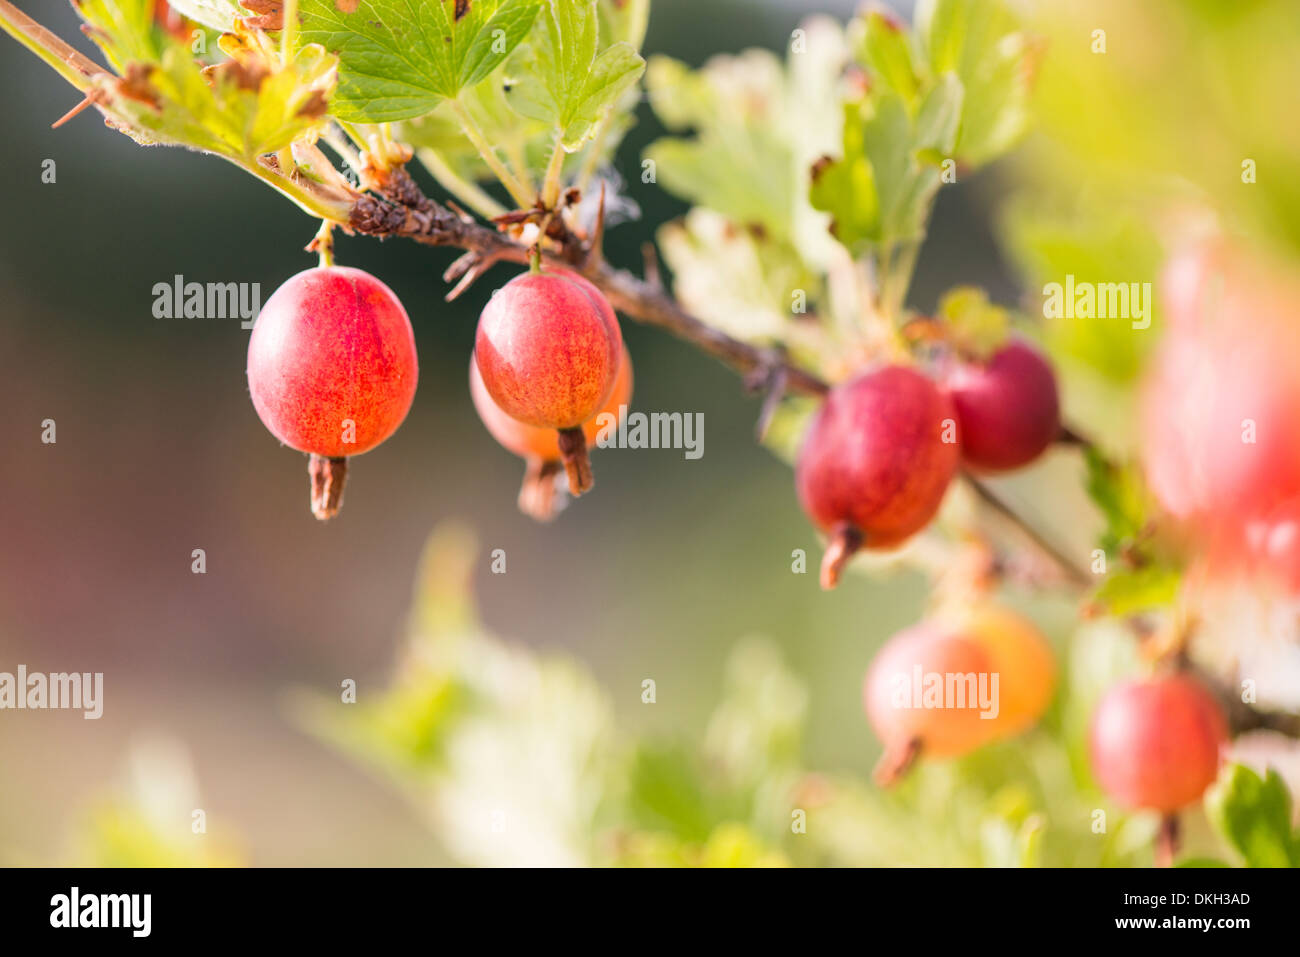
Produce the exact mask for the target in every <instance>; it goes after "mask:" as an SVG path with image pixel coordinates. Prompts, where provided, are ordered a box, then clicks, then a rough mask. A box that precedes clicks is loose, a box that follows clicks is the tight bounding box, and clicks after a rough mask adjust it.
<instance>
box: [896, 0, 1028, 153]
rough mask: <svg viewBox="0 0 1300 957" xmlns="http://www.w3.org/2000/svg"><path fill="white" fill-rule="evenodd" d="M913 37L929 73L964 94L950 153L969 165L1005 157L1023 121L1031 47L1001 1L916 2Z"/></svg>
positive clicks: (1025, 115)
mask: <svg viewBox="0 0 1300 957" xmlns="http://www.w3.org/2000/svg"><path fill="white" fill-rule="evenodd" d="M915 24H916V33H917V37H918V39H919V41H920V45H921V47H922V49H923V50H924V51H925V54H926V56H927V58H928V65H929V69H930V73H931V75H933V76H935V77H940V76H942V75H944V74H945V73H952V74H953V75H955V76H957V77H958V78H959V79H960V80H961V83H962V87H963V88H964V89H965V91H966V99H965V104H964V108H963V116H962V129H961V136H960V137H959V139H958V142H957V147H956V152H957V155H958V156H959V157H960V158H961V160H962V161H963V162H965V163H967V164H969V165H970V166H979V165H982V164H984V163H987V162H989V161H990V160H992V159H995V158H996V157H997V156H999V155H1001V154H1002V153H1005V152H1006V151H1007V150H1008V149H1010V148H1011V146H1012V145H1014V144H1015V142H1016V140H1018V139H1019V138H1020V136H1021V135H1022V134H1023V133H1024V131H1025V129H1026V127H1027V125H1028V119H1029V112H1028V101H1029V79H1030V76H1031V74H1032V70H1031V69H1030V62H1029V58H1030V54H1031V47H1030V44H1029V42H1028V40H1027V38H1026V37H1025V36H1024V34H1022V33H1021V32H1019V24H1018V22H1017V20H1016V18H1015V17H1014V16H1013V15H1012V13H1011V12H1010V11H1009V9H1008V8H1007V7H1006V5H1005V4H1003V3H1002V2H1001V0H921V2H919V3H918V4H917V8H916V16H915Z"/></svg>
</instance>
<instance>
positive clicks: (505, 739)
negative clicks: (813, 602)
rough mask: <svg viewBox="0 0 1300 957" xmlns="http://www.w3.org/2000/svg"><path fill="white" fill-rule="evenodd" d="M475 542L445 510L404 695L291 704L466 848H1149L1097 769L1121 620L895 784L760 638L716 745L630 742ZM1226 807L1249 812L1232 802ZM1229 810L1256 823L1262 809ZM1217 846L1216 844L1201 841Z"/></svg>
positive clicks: (420, 602) (761, 851)
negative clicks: (1026, 713) (480, 571)
mask: <svg viewBox="0 0 1300 957" xmlns="http://www.w3.org/2000/svg"><path fill="white" fill-rule="evenodd" d="M476 553H477V546H476V543H475V542H474V539H473V537H472V535H470V534H469V533H468V532H467V531H466V530H465V529H463V528H460V527H458V526H453V525H444V526H443V527H441V528H440V529H439V530H438V532H437V533H436V534H435V535H434V537H433V539H432V540H431V541H430V543H429V547H428V551H427V553H426V555H425V559H424V561H423V566H422V567H423V571H422V573H421V579H420V580H421V583H422V584H421V586H420V588H419V590H418V592H417V595H416V600H415V610H414V612H413V616H412V618H413V620H412V629H411V634H410V637H409V639H408V643H407V645H406V649H405V651H404V653H403V656H402V660H401V663H400V664H399V666H398V669H397V673H396V675H395V676H394V679H393V681H392V683H391V685H390V686H389V688H387V689H385V690H383V691H381V692H372V691H369V690H367V691H365V692H364V693H362V694H361V695H360V696H359V701H358V703H356V704H344V703H341V702H340V701H339V700H335V699H327V698H324V697H322V696H320V695H316V694H306V693H299V694H296V695H295V696H294V698H293V705H294V713H295V714H296V715H297V717H298V719H299V721H300V723H301V725H302V727H303V728H304V729H306V730H308V731H309V732H310V733H312V734H316V735H319V736H321V737H323V738H324V739H326V740H327V741H330V742H332V743H333V744H334V745H335V746H337V747H339V748H342V749H343V750H344V751H345V752H347V753H349V754H351V755H352V756H354V757H355V758H356V759H357V760H359V761H361V762H363V763H365V764H366V765H368V766H370V767H373V768H375V769H376V770H377V771H378V772H379V773H381V774H382V775H383V776H385V777H386V778H387V779H388V780H390V781H391V782H392V783H393V784H394V786H395V787H397V789H398V790H399V791H400V792H401V793H402V794H404V795H405V796H406V798H407V799H408V800H409V801H410V802H411V804H412V806H413V807H414V808H415V810H416V811H417V813H418V814H420V816H421V817H422V819H424V820H426V821H428V822H429V825H430V827H431V828H432V829H433V831H434V833H435V834H436V835H437V837H438V838H439V840H440V841H441V842H442V843H443V844H444V845H445V846H446V849H447V850H448V852H449V853H450V854H451V856H452V857H453V859H455V860H458V861H460V862H462V863H466V864H478V865H496V866H514V865H541V864H547V865H554V864H561V865H581V864H597V865H610V864H612V865H624V866H771V865H784V864H794V865H800V866H807V865H899V864H915V865H961V864H965V865H972V866H1039V865H1045V866H1066V865H1071V866H1077V865H1093V866H1096V865H1102V866H1115V865H1134V864H1143V863H1148V862H1149V860H1150V853H1151V852H1150V843H1151V838H1152V836H1153V835H1154V833H1155V829H1156V824H1157V821H1156V819H1155V818H1154V816H1152V815H1145V814H1142V815H1125V814H1122V813H1121V812H1119V811H1116V810H1113V809H1108V808H1107V805H1106V803H1105V802H1104V800H1103V799H1101V798H1100V797H1099V795H1098V794H1097V793H1096V791H1095V788H1094V786H1093V785H1092V784H1091V782H1090V780H1089V777H1088V771H1087V759H1086V752H1085V741H1084V738H1085V729H1086V724H1087V716H1088V714H1089V713H1090V711H1091V708H1092V705H1093V704H1094V702H1095V701H1096V700H1097V698H1098V697H1099V696H1100V694H1101V693H1102V691H1103V690H1104V689H1105V688H1106V687H1107V686H1109V685H1110V684H1111V683H1113V681H1114V680H1115V678H1116V677H1117V676H1118V675H1120V674H1122V673H1125V672H1127V671H1130V670H1131V669H1132V668H1133V666H1134V661H1135V659H1134V654H1135V652H1134V650H1133V643H1132V640H1131V638H1130V637H1129V635H1128V634H1127V633H1126V632H1125V631H1124V629H1123V628H1122V627H1120V626H1118V625H1115V624H1111V623H1106V622H1102V623H1098V624H1095V625H1092V626H1089V627H1088V628H1087V629H1085V631H1084V633H1083V634H1081V635H1080V636H1079V637H1078V639H1077V640H1076V641H1074V642H1072V643H1071V646H1070V656H1069V659H1068V660H1067V661H1066V662H1065V667H1064V671H1065V678H1064V680H1063V682H1062V688H1061V692H1060V694H1059V696H1058V700H1057V701H1056V703H1055V705H1054V706H1053V708H1052V711H1051V712H1050V714H1049V716H1048V718H1047V719H1046V720H1045V721H1044V722H1043V725H1042V726H1041V727H1040V728H1038V729H1037V730H1035V731H1032V732H1030V733H1029V734H1027V735H1025V736H1023V737H1021V738H1019V739H1016V740H1014V741H1010V742H1005V743H1003V744H999V745H996V746H993V747H988V748H985V749H983V750H981V751H979V752H976V753H975V754H973V755H971V756H969V757H967V758H964V759H961V760H958V761H952V762H938V763H923V764H922V765H921V766H920V767H918V768H917V769H916V770H915V771H914V773H913V774H912V775H911V776H910V777H909V778H908V779H907V780H905V781H904V782H903V783H902V784H901V785H900V786H899V787H897V788H895V789H893V790H891V791H881V790H880V789H878V788H876V787H874V786H872V785H870V784H868V783H867V782H865V781H863V780H860V779H858V778H856V777H854V776H852V775H846V774H842V773H838V772H821V771H816V770H814V769H811V768H808V767H807V766H806V764H805V762H804V759H803V756H802V740H803V729H804V724H805V721H806V719H807V713H808V708H809V704H810V702H809V693H808V690H807V688H806V687H805V685H804V684H803V683H802V682H801V681H800V680H799V679H798V678H796V677H795V675H794V674H793V673H792V672H791V671H790V670H789V668H788V666H787V665H786V664H785V663H784V662H783V661H782V659H781V657H780V655H779V654H778V653H777V652H776V650H775V649H774V647H773V646H772V645H771V644H770V643H768V642H767V641H764V640H760V639H749V640H746V641H743V642H741V643H740V644H739V645H738V646H737V647H736V649H735V651H734V653H733V655H732V658H731V661H730V663H729V665H728V667H727V669H726V675H725V678H724V682H723V686H722V694H721V698H720V700H719V702H718V704H717V706H716V708H715V709H714V712H713V714H712V717H711V718H710V719H709V721H708V723H707V727H706V730H705V733H704V734H703V736H702V737H701V738H700V740H698V741H696V742H690V741H686V740H681V739H670V740H658V739H655V738H648V739H647V738H634V737H631V736H629V735H628V734H627V733H626V732H625V731H623V730H620V728H618V727H617V726H616V725H614V724H613V722H612V717H611V716H612V714H613V707H612V704H611V702H610V701H609V699H608V696H607V694H606V693H605V692H604V691H602V690H601V689H600V688H598V687H597V686H596V684H595V682H594V680H593V678H592V677H591V675H590V674H589V673H588V672H587V671H586V669H585V668H583V667H581V666H580V665H578V664H577V663H575V662H573V661H569V660H567V659H564V658H560V657H555V656H543V655H537V654H533V653H531V652H528V651H525V650H524V649H522V648H519V647H514V646H511V645H507V644H504V643H502V642H501V641H500V640H498V639H497V638H495V637H494V636H492V635H490V634H488V633H487V631H486V629H485V628H484V627H483V625H482V624H481V623H480V622H479V621H478V618H477V614H476V613H475V611H474V608H473V602H472V600H471V598H470V595H469V579H470V574H471V569H472V567H473V565H474V563H475V561H476V560H477V559H476ZM649 694H650V692H649V691H647V690H646V689H645V688H643V689H642V701H643V702H646V705H645V706H653V705H652V704H651V703H650V699H649V698H648V695H649ZM849 733H852V734H861V733H863V730H862V729H861V728H860V727H854V728H853V729H851V731H850V732H849ZM1242 773H1243V772H1242V770H1240V769H1239V768H1235V767H1234V768H1233V769H1230V770H1229V771H1227V772H1225V775H1226V779H1227V780H1233V779H1234V777H1233V776H1234V775H1237V776H1239V775H1241V774H1242ZM1271 780H1272V779H1270V781H1271ZM1271 786H1276V785H1271ZM1236 790H1237V791H1240V790H1241V787H1240V786H1237V787H1236ZM1283 794H1285V789H1283ZM1251 800H1254V799H1251ZM1273 800H1276V796H1274V798H1273ZM1228 802H1229V804H1230V806H1232V807H1233V808H1239V807H1240V806H1241V805H1242V799H1240V798H1236V797H1233V798H1229V799H1228ZM1103 809H1105V810H1104V811H1103ZM1234 813H1235V815H1236V817H1237V818H1240V817H1241V816H1242V814H1243V813H1244V814H1245V815H1246V816H1247V818H1248V819H1249V818H1250V817H1251V816H1252V815H1253V813H1254V812H1253V811H1252V810H1250V809H1249V808H1247V809H1246V810H1245V811H1241V810H1237V811H1235V812H1234ZM1099 815H1100V817H1099ZM1229 817H1230V818H1231V817H1232V815H1229ZM1215 820H1216V822H1218V821H1220V820H1226V819H1225V818H1224V817H1223V815H1219V817H1217V818H1216V819H1215ZM1099 822H1100V823H1099ZM1221 826H1222V825H1221ZM1225 830H1226V828H1225ZM1214 847H1215V845H1214V844H1213V843H1212V842H1209V841H1206V840H1201V841H1199V842H1197V841H1195V840H1194V841H1193V842H1192V845H1191V848H1193V849H1195V850H1197V851H1204V850H1205V849H1206V848H1211V849H1212V848H1214Z"/></svg>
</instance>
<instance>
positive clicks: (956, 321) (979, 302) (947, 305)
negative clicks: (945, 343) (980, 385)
mask: <svg viewBox="0 0 1300 957" xmlns="http://www.w3.org/2000/svg"><path fill="white" fill-rule="evenodd" d="M937 313H938V318H939V319H941V320H943V321H944V323H946V324H947V326H948V329H949V335H950V337H951V339H952V341H953V343H954V344H955V345H956V346H957V347H958V349H960V350H961V352H962V353H964V354H966V355H971V356H974V357H975V358H978V359H985V358H988V357H989V356H991V355H992V354H993V353H994V352H996V351H997V350H998V349H999V348H1001V346H1002V345H1003V344H1004V343H1005V342H1006V341H1007V336H1008V334H1009V333H1010V331H1011V314H1010V313H1009V312H1007V310H1005V309H1003V308H1002V307H1001V306H999V305H997V304H995V303H991V302H989V297H988V294H987V293H986V292H985V291H984V290H983V289H980V288H978V287H976V286H958V287H956V288H954V289H950V290H949V291H948V292H946V293H944V295H943V298H942V299H940V300H939V308H938V310H937Z"/></svg>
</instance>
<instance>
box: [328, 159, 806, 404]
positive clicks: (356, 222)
mask: <svg viewBox="0 0 1300 957" xmlns="http://www.w3.org/2000/svg"><path fill="white" fill-rule="evenodd" d="M556 222H558V221H556ZM349 225H350V226H351V227H352V228H353V229H355V230H356V231H357V232H359V233H365V234H367V235H371V236H380V237H385V236H404V237H406V238H407V239H413V240H415V241H416V242H418V243H423V244H424V245H426V246H452V247H455V248H458V249H463V250H465V255H464V256H462V257H461V258H460V259H458V260H457V261H456V262H455V263H453V264H452V265H451V267H450V268H449V269H448V270H447V274H446V276H445V277H444V278H446V279H447V280H448V281H449V282H457V283H458V285H457V287H456V288H455V289H453V292H452V295H453V297H454V296H455V295H457V294H459V292H460V291H462V290H463V289H464V288H465V286H466V285H467V284H468V283H467V282H466V280H467V279H468V280H469V281H473V279H476V278H477V277H478V276H480V275H482V274H483V273H484V272H486V271H487V269H489V268H490V267H491V266H492V265H494V264H495V263H498V262H513V263H521V264H522V263H526V262H527V261H528V252H529V250H528V247H527V246H525V245H524V244H522V243H520V242H517V241H516V240H514V239H512V238H510V237H509V236H507V235H506V234H504V233H501V232H499V231H497V230H495V229H491V228H489V227H487V226H484V225H482V224H480V223H477V222H474V221H472V220H470V219H468V218H466V217H462V216H458V215H456V214H455V213H454V212H452V211H451V210H450V209H448V208H446V207H445V206H442V205H441V204H439V203H436V202H434V201H433V200H431V199H429V197H427V196H425V195H424V193H423V192H422V191H421V190H420V188H419V186H418V185H417V184H416V183H415V181H414V180H413V179H412V178H411V177H410V174H408V173H407V172H406V171H405V170H403V169H400V168H397V169H393V170H391V171H390V172H389V174H388V177H387V182H385V183H384V184H383V186H382V188H381V189H380V191H379V193H378V195H376V194H375V193H371V194H368V195H366V196H363V197H362V198H361V200H360V201H358V202H357V204H356V205H355V207H354V208H353V211H352V219H351V222H350V224H349ZM548 235H550V236H551V238H552V239H555V240H556V242H555V244H554V245H553V247H552V248H551V249H549V250H548V251H547V252H546V254H545V259H546V260H547V261H548V262H550V263H551V264H552V265H557V266H564V267H566V268H569V269H574V270H576V271H578V272H580V273H582V274H583V275H584V276H586V277H587V278H588V279H590V280H591V281H592V282H594V283H595V284H596V285H597V286H599V287H600V288H601V289H602V290H603V291H604V293H605V295H606V296H608V297H609V300H610V303H611V304H613V306H614V308H615V309H618V310H619V311H620V312H622V313H624V314H626V315H628V316H630V317H631V318H633V319H637V320H639V321H641V322H644V323H648V324H650V325H654V326H659V327H660V328H662V329H665V330H667V331H668V332H670V333H672V334H673V335H675V336H677V337H678V338H679V339H684V340H686V341H687V342H689V343H691V344H692V345H694V346H696V347H697V348H699V349H701V350H702V351H704V352H706V353H708V354H709V355H711V356H713V357H714V358H715V359H719V360H721V361H722V362H725V363H726V364H727V365H729V366H731V367H732V368H734V369H736V370H737V371H738V372H740V373H741V374H742V375H746V376H750V375H755V376H759V377H761V378H762V379H764V380H771V379H773V378H774V377H775V378H778V379H781V380H783V386H784V388H785V389H786V390H787V391H789V392H793V393H798V394H802V395H811V396H821V395H825V394H826V393H827V392H828V391H829V390H830V386H829V385H828V384H827V383H826V382H824V381H822V380H821V379H819V378H818V377H817V376H815V375H813V374H812V373H811V372H808V371H807V370H805V369H801V368H799V367H797V366H795V365H792V364H791V363H789V362H788V361H787V360H786V358H785V357H784V356H783V355H782V354H781V353H780V352H779V351H778V350H776V349H769V348H765V347H763V346H757V345H754V344H752V343H748V342H742V341H741V340H739V339H735V338H733V337H732V336H729V335H727V334H726V333H724V332H720V331H719V330H717V329H715V328H713V327H712V326H710V325H708V324H707V323H705V322H703V321H702V320H700V319H699V318H697V317H695V316H693V315H691V314H690V313H689V312H687V311H686V310H685V309H684V308H682V306H681V305H680V304H679V303H678V302H677V300H676V299H674V298H673V297H672V296H670V295H668V294H667V293H666V292H665V291H664V290H663V288H662V286H661V285H659V284H656V283H654V282H650V281H646V280H643V279H640V278H638V277H636V276H634V275H632V273H630V272H628V271H626V270H623V269H616V268H614V267H613V266H611V265H609V263H607V262H606V261H605V259H604V257H603V256H601V255H599V253H598V251H596V250H595V248H594V246H593V245H592V244H589V243H585V242H583V241H582V240H581V239H580V238H579V237H577V236H575V235H574V234H573V233H571V232H569V231H568V230H567V228H564V227H563V226H562V225H560V226H558V227H557V228H553V229H552V230H551V231H550V232H549V233H548ZM778 372H779V373H780V375H779V376H777V373H778Z"/></svg>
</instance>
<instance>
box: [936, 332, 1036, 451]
mask: <svg viewBox="0 0 1300 957" xmlns="http://www.w3.org/2000/svg"><path fill="white" fill-rule="evenodd" d="M945 385H946V387H947V390H948V394H949V395H950V396H952V403H953V406H954V407H955V408H956V410H957V425H958V429H959V433H960V438H961V456H962V460H963V461H964V462H965V463H966V464H967V465H968V466H971V467H972V468H975V469H978V470H981V471H988V472H1000V471H1005V470H1008V469H1015V468H1020V467H1021V466H1023V465H1028V464H1029V463H1030V462H1032V461H1033V460H1034V459H1036V458H1038V456H1040V455H1041V454H1042V453H1043V452H1044V451H1046V449H1047V447H1048V446H1050V445H1051V444H1052V443H1053V442H1054V441H1055V440H1056V438H1057V436H1058V435H1060V432H1061V411H1060V401H1059V399H1058V397H1057V391H1056V374H1055V373H1054V372H1052V367H1051V366H1050V365H1048V364H1047V360H1046V359H1044V358H1043V356H1042V355H1041V354H1039V352H1038V351H1037V350H1035V349H1033V348H1031V347H1030V346H1029V345H1027V344H1026V343H1024V342H1020V341H1012V342H1010V343H1008V344H1007V345H1005V346H1003V347H1002V348H1001V349H999V350H998V351H997V352H995V353H994V354H993V356H992V357H991V358H989V359H988V361H986V362H982V363H976V362H961V363H958V364H957V365H955V366H954V367H953V369H952V371H951V372H950V373H949V374H948V376H947V378H946V382H945Z"/></svg>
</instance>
